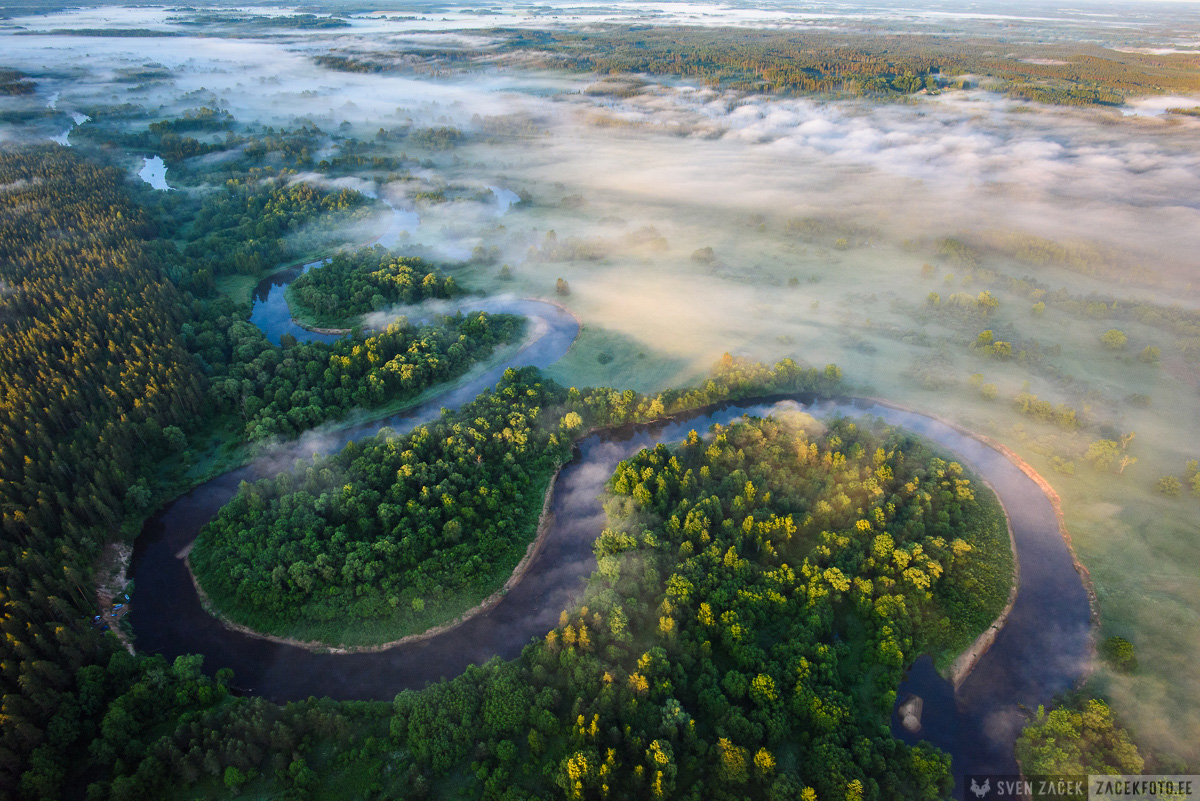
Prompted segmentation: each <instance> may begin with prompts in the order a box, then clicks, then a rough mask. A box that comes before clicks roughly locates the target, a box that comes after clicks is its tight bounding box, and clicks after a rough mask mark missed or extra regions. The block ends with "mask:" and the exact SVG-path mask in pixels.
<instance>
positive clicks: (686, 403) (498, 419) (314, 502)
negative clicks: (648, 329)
mask: <svg viewBox="0 0 1200 801" xmlns="http://www.w3.org/2000/svg"><path fill="white" fill-rule="evenodd" d="M836 387H837V375H836V369H833V370H830V371H829V372H828V374H826V373H822V372H818V371H816V370H801V369H799V368H797V367H796V366H795V365H794V364H793V363H781V364H780V365H777V366H776V368H775V369H774V370H767V369H765V368H762V367H761V366H755V365H747V364H742V363H739V362H737V361H735V360H733V359H729V360H727V361H726V362H725V363H724V366H723V369H722V370H721V371H720V372H719V373H718V375H717V376H716V378H715V380H714V381H713V382H710V385H709V386H707V387H705V388H702V389H697V390H694V391H692V392H690V393H685V394H683V395H680V394H679V393H672V394H671V395H669V396H666V397H665V398H664V396H657V397H651V398H646V397H642V396H637V395H635V394H634V393H632V392H625V393H618V392H615V391H612V390H608V389H600V390H589V391H584V392H580V391H579V390H576V389H570V390H566V389H563V388H562V387H559V386H557V385H555V384H554V383H553V382H548V381H542V380H541V379H540V376H539V375H538V374H537V372H536V371H532V370H524V371H517V370H509V371H508V372H507V373H506V374H505V377H504V381H503V382H502V383H501V384H500V385H498V386H497V387H496V390H495V391H494V392H488V393H484V394H483V395H480V396H479V397H478V398H476V399H475V400H474V401H473V402H471V403H469V404H467V405H466V406H464V407H463V408H461V409H460V410H458V411H457V412H454V413H449V412H447V413H446V414H445V415H443V417H442V419H441V420H439V421H437V422H436V423H433V424H431V425H427V426H420V427H418V428H417V429H415V430H414V431H412V432H411V433H409V434H407V435H405V436H395V435H393V434H392V433H391V432H389V431H386V430H385V431H382V432H380V434H379V435H378V436H377V437H374V438H371V439H366V440H362V441H359V442H354V443H351V444H349V445H347V446H346V448H345V449H344V450H342V451H341V452H340V453H338V454H336V455H334V456H331V457H328V458H321V459H316V460H314V461H313V462H312V463H311V464H307V465H304V466H302V467H300V468H299V469H298V470H297V471H296V472H293V473H287V472H285V473H281V474H280V475H279V476H277V477H275V478H271V479H264V480H262V481H259V482H257V483H255V484H254V485H244V486H243V487H242V489H241V491H240V492H239V493H238V495H237V497H235V498H234V500H233V501H232V502H230V503H229V504H228V505H227V506H226V507H225V508H223V509H222V510H221V512H220V514H219V515H218V517H217V518H216V519H215V520H214V521H213V522H212V523H210V524H209V525H208V526H207V527H206V528H205V529H204V530H203V531H202V532H201V534H200V536H199V537H198V538H197V541H196V545H195V547H194V548H193V550H192V552H191V556H190V559H191V563H192V565H193V568H194V570H195V572H196V575H197V578H198V580H199V581H200V584H201V586H202V587H203V588H204V590H205V592H206V593H207V595H208V598H209V600H210V602H211V603H213V604H214V605H215V606H216V608H217V609H218V610H220V612H221V613H222V614H224V615H227V616H228V617H230V618H231V619H233V620H234V621H236V622H238V623H242V624H245V625H248V626H250V627H252V628H254V629H256V630H260V631H264V632H268V633H271V634H276V635H281V636H290V637H299V638H302V639H315V640H320V641H323V642H329V643H333V644H364V643H372V642H384V641H388V640H393V639H396V638H397V637H400V636H404V635H407V634H412V633H419V632H420V631H423V630H425V629H427V628H429V627H431V626H433V625H435V624H437V623H441V622H444V621H445V620H448V619H451V618H453V617H455V616H457V615H458V614H460V613H462V612H463V611H465V610H466V609H469V608H471V607H472V606H474V605H476V604H477V603H479V602H480V601H481V600H482V599H483V598H485V597H487V596H488V595H490V594H491V593H492V592H493V591H495V590H496V589H498V588H499V587H500V586H501V585H502V584H503V583H504V581H505V580H506V579H507V578H508V576H509V575H510V574H511V573H512V571H513V568H514V567H515V566H516V564H517V563H518V562H519V561H520V559H521V556H522V555H523V554H524V553H525V548H526V546H527V545H528V544H529V542H531V541H532V539H533V537H534V534H535V531H536V524H537V519H538V515H539V512H540V511H541V509H542V499H543V495H544V494H545V491H546V487H547V485H548V483H549V481H550V478H551V476H552V475H553V473H554V472H555V471H556V470H557V468H558V467H559V466H560V465H561V464H562V463H563V462H564V461H566V459H567V458H568V457H569V455H570V452H571V445H572V444H573V443H574V441H575V439H576V438H578V437H579V436H581V435H582V434H583V433H584V432H585V431H587V430H590V429H592V428H595V427H599V426H610V425H623V424H627V423H631V422H642V421H646V420H652V419H657V418H661V417H663V416H666V415H667V414H668V413H671V412H678V411H682V410H683V409H687V408H696V407H699V406H703V405H706V404H709V403H714V402H719V401H723V400H728V399H730V398H731V397H738V396H744V393H746V392H747V391H749V390H750V389H751V388H753V390H754V391H756V392H764V393H770V392H804V391H807V392H814V391H823V392H830V391H832V390H834V389H836ZM664 400H665V401H666V402H664ZM668 404H669V406H668Z"/></svg>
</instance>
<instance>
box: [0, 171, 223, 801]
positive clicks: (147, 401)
mask: <svg viewBox="0 0 1200 801" xmlns="http://www.w3.org/2000/svg"><path fill="white" fill-rule="evenodd" d="M123 180H124V176H123V175H122V174H121V173H120V172H118V171H117V170H114V169H110V168H106V167H98V166H96V165H93V164H90V163H88V162H86V161H84V160H82V159H80V158H78V157H77V156H75V155H73V154H72V153H70V152H69V151H67V150H65V149H63V148H58V147H50V148H40V149H30V150H20V151H14V152H6V153H3V154H0V184H2V185H4V186H5V187H7V188H8V191H5V192H4V193H2V194H0V208H2V209H3V213H2V214H0V287H2V291H0V386H2V392H0V397H3V403H0V510H2V515H3V516H2V521H3V528H4V537H3V546H2V550H0V570H2V573H3V582H4V586H3V601H2V603H3V621H0V627H2V628H3V629H4V632H5V637H4V641H3V644H0V682H2V685H0V686H2V688H3V693H4V700H3V716H4V726H3V727H2V730H0V757H3V758H2V759H0V770H2V771H3V774H2V776H3V778H2V779H0V787H2V788H3V790H4V793H5V794H6V795H14V794H15V793H16V792H17V790H18V788H20V792H21V794H22V795H23V796H24V797H29V798H34V797H52V796H54V795H57V793H58V787H59V786H60V783H61V781H62V780H63V778H64V776H65V774H66V772H67V768H66V765H67V764H69V760H70V761H73V760H75V759H76V758H77V757H76V756H73V755H77V754H78V753H79V752H80V751H81V750H82V751H83V752H85V753H86V751H87V748H86V746H87V743H88V742H90V741H91V740H92V739H93V738H94V737H95V734H96V731H97V727H98V726H99V725H100V722H101V720H102V719H103V717H104V715H105V711H106V709H105V704H106V700H107V699H108V698H111V697H113V696H115V695H117V694H120V693H121V692H124V690H125V689H127V688H128V686H129V683H130V680H131V677H130V676H128V675H124V674H121V673H119V672H111V673H104V671H103V670H102V667H103V666H104V665H105V664H107V663H108V662H109V660H110V659H111V658H115V657H114V655H115V654H116V652H117V651H118V645H117V642H116V640H115V639H114V638H112V637H111V636H102V635H101V634H100V633H99V632H98V631H95V630H93V629H92V627H91V626H90V625H89V624H90V621H91V618H92V615H93V614H94V606H95V600H94V598H93V597H92V585H91V573H92V565H93V563H94V562H95V560H96V559H97V557H98V556H99V555H100V551H101V549H102V548H103V547H104V545H105V543H107V542H108V541H109V540H110V539H111V538H113V537H114V536H115V535H117V533H118V531H119V529H120V528H121V525H122V523H123V522H124V521H125V519H126V515H127V512H128V511H129V509H130V507H131V506H136V504H137V502H138V500H139V499H138V498H137V497H136V495H135V494H133V493H131V488H133V487H135V486H136V482H137V480H138V479H139V478H140V477H144V476H147V475H153V473H154V471H153V467H154V465H155V462H156V461H157V458H159V457H160V456H161V455H163V454H165V453H167V452H169V451H170V449H171V440H172V437H171V432H172V431H173V430H174V431H179V430H180V428H181V427H186V426H187V425H188V421H189V420H190V419H194V418H195V417H196V416H197V415H199V414H200V413H201V412H202V411H203V409H204V408H205V385H204V381H203V379H202V377H201V374H200V372H199V371H198V370H197V369H196V367H195V366H194V362H193V361H192V359H191V357H190V356H189V354H188V353H187V351H186V350H185V349H184V347H183V344H182V343H181V342H180V340H179V338H178V336H177V334H176V332H177V331H178V329H179V326H180V325H181V324H182V323H183V321H184V319H186V317H187V313H186V307H185V305H184V304H183V302H182V298H181V297H180V296H179V294H178V293H177V291H176V290H175V288H174V287H173V286H172V285H171V283H170V282H169V281H167V280H166V279H165V278H164V276H162V275H161V274H160V273H159V272H158V270H157V269H156V268H155V267H154V265H153V262H152V260H151V259H150V258H149V254H148V251H147V248H146V245H145V240H146V238H147V237H149V236H152V235H153V234H154V233H155V231H154V229H153V226H152V224H151V223H150V221H149V219H148V218H147V217H146V215H144V214H143V213H142V212H141V211H140V210H139V209H138V208H137V207H136V206H134V205H133V204H132V203H131V202H130V201H129V199H128V197H127V196H126V195H125V194H124V193H123V192H122V191H121V189H120V187H121V185H122V182H123ZM88 666H99V667H97V668H95V670H99V671H100V672H101V673H102V674H103V675H104V678H103V680H102V681H101V682H100V683H99V685H98V687H97V685H96V682H95V681H94V680H93V681H92V682H91V683H89V682H88V681H87V678H88V677H89V676H93V677H94V676H95V673H94V672H93V673H89V671H88ZM22 774H23V775H22Z"/></svg>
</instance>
